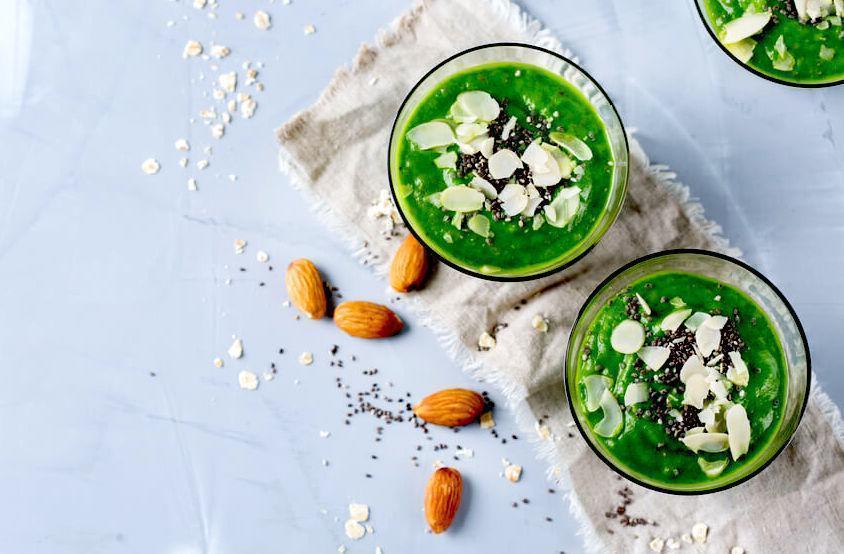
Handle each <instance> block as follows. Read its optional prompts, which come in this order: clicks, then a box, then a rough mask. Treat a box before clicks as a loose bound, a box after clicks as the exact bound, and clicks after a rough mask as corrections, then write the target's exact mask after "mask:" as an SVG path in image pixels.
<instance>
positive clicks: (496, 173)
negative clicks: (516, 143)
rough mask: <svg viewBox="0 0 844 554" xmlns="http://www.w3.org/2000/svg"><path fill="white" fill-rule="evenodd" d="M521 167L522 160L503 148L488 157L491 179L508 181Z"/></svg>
mask: <svg viewBox="0 0 844 554" xmlns="http://www.w3.org/2000/svg"><path fill="white" fill-rule="evenodd" d="M521 167H522V160H520V159H519V157H518V156H517V155H516V153H515V152H513V151H512V150H508V149H506V148H503V149H501V150H499V151H498V152H496V153H495V154H493V155H492V156H490V158H489V174H490V175H491V176H492V178H493V179H508V178H509V177H510V176H511V175H513V173H514V172H515V171H516V170H517V169H520V168H521Z"/></svg>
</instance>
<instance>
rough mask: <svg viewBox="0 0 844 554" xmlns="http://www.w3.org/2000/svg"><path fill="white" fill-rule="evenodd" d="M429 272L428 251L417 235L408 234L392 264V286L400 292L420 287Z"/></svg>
mask: <svg viewBox="0 0 844 554" xmlns="http://www.w3.org/2000/svg"><path fill="white" fill-rule="evenodd" d="M427 273H428V252H427V251H426V250H425V247H424V246H422V245H421V244H419V241H418V240H416V237H414V236H413V235H407V238H405V239H404V242H402V243H401V246H399V249H398V250H396V254H395V255H394V256H393V262H392V263H391V264H390V286H391V287H393V289H395V290H397V291H398V292H407V291H409V290H413V289H418V288H419V287H420V286H421V285H422V281H424V280H425V275H427Z"/></svg>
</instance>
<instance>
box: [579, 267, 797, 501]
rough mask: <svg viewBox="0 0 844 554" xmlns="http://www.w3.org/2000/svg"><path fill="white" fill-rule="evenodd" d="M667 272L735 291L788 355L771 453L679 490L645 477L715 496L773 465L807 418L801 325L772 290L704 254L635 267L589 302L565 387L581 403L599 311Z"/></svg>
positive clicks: (649, 482) (658, 485) (615, 466)
mask: <svg viewBox="0 0 844 554" xmlns="http://www.w3.org/2000/svg"><path fill="white" fill-rule="evenodd" d="M663 271H680V272H686V273H695V274H699V275H703V276H706V277H710V278H712V279H716V280H718V281H721V282H723V283H725V284H728V285H731V286H733V287H735V288H737V289H738V290H740V291H742V292H744V293H745V294H747V295H748V296H749V297H750V298H751V299H753V301H754V302H756V303H757V304H758V305H759V306H760V308H762V311H763V312H765V313H766V314H767V315H768V317H769V318H770V320H771V323H772V324H773V326H774V328H775V329H776V332H777V335H778V337H779V339H780V342H781V343H782V347H783V351H784V353H785V358H786V364H787V367H788V386H787V390H786V402H785V410H784V412H783V420H782V424H781V425H780V428H779V430H778V431H777V433H776V435H775V436H774V437H773V439H772V441H771V443H770V445H769V446H768V448H767V449H766V450H765V451H764V452H763V453H762V454H761V455H760V456H759V457H757V458H756V460H754V461H753V463H751V464H748V465H746V466H744V467H743V468H742V469H741V470H740V471H739V472H738V473H732V474H729V475H727V476H725V477H724V478H721V479H713V480H712V481H709V482H706V483H698V484H694V485H681V486H677V487H673V486H671V485H670V484H669V483H665V482H662V481H657V480H648V479H646V478H642V477H641V476H640V479H641V480H643V481H645V484H647V485H648V486H651V487H652V488H656V489H659V490H663V491H665V492H690V493H706V492H715V491H717V490H722V489H724V488H727V487H729V486H730V485H732V484H734V483H736V482H738V481H741V480H744V479H746V478H748V477H749V476H752V475H753V474H754V473H755V472H757V471H759V470H760V468H762V467H764V466H765V465H766V464H767V463H768V462H769V461H771V459H772V458H773V457H774V456H775V455H776V454H777V453H778V452H780V451H781V449H782V448H783V447H784V446H785V445H786V444H788V442H789V441H790V440H791V437H792V436H793V434H794V432H795V431H796V430H797V426H798V424H799V423H800V418H801V416H802V415H803V407H804V405H805V403H806V400H807V396H808V379H809V367H808V356H807V351H806V345H805V342H804V337H803V334H802V333H801V331H800V328H799V325H798V323H797V321H796V320H795V318H794V317H793V316H792V313H791V311H790V310H789V307H788V305H787V304H786V302H785V301H784V300H783V299H782V298H781V297H780V296H779V295H778V294H777V292H776V291H775V290H774V289H773V288H771V287H770V286H769V285H768V284H767V283H766V282H765V281H764V280H763V279H761V278H759V277H758V276H757V275H755V274H754V273H753V272H751V271H749V270H747V269H745V268H744V267H742V266H740V265H737V264H734V263H733V262H731V261H729V260H727V259H724V258H720V257H717V256H714V255H707V254H704V253H688V252H686V253H674V254H667V255H665V256H657V257H654V258H651V259H648V260H645V261H643V262H641V263H639V264H636V265H634V266H632V267H630V268H628V269H627V270H626V271H624V272H623V273H621V274H619V275H617V276H616V277H615V278H613V280H612V281H611V282H609V283H608V284H607V285H606V286H605V287H604V288H603V289H602V290H600V291H599V292H598V293H597V294H595V296H594V297H593V298H592V299H591V300H590V302H589V305H588V306H587V307H586V308H585V309H584V310H583V314H582V315H581V317H580V318H579V319H578V321H577V322H576V323H575V327H574V329H572V335H571V338H570V341H569V350H568V352H567V354H566V377H567V379H566V383H567V386H568V387H569V394H570V395H571V397H572V398H577V395H578V390H577V383H576V382H575V379H574V377H575V375H576V372H577V359H578V356H577V354H578V353H579V352H580V347H581V344H582V343H583V339H584V337H585V335H586V331H587V330H588V329H589V327H590V326H591V325H592V322H593V321H594V320H595V317H596V316H597V314H598V312H599V311H600V309H601V308H602V307H603V306H604V305H605V304H606V303H607V302H608V301H609V300H610V299H611V298H613V297H614V296H615V295H616V294H618V293H619V292H621V291H622V290H624V289H625V288H626V287H628V286H629V285H630V284H632V283H634V282H636V281H638V280H639V279H642V278H644V277H647V276H648V275H652V274H654V273H658V272H663ZM572 408H573V407H572ZM572 412H575V417H577V418H578V420H579V422H580V426H581V428H582V429H583V430H584V434H585V435H587V436H588V439H587V440H589V442H590V443H591V444H592V445H593V447H595V448H597V449H598V451H600V452H601V454H602V456H603V457H604V458H605V459H606V460H607V461H608V462H609V463H610V464H611V465H612V467H613V469H615V470H616V471H619V472H621V473H624V474H625V475H627V476H630V473H629V472H628V471H627V470H626V469H625V468H623V467H619V464H618V463H617V461H616V460H615V457H614V456H613V455H612V454H611V453H609V452H608V451H607V449H606V448H605V447H603V445H601V443H600V442H599V441H597V440H594V439H593V437H592V435H591V430H590V429H589V427H588V425H587V424H586V421H585V418H584V417H582V416H581V414H579V413H576V411H575V410H574V409H572Z"/></svg>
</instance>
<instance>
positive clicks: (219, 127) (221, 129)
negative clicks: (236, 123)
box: [211, 123, 226, 139]
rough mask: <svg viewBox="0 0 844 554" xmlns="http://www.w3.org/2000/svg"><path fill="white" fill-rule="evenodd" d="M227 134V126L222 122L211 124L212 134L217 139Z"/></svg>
mask: <svg viewBox="0 0 844 554" xmlns="http://www.w3.org/2000/svg"><path fill="white" fill-rule="evenodd" d="M225 134H226V127H225V126H224V125H223V124H222V123H215V124H214V125H212V126H211V136H212V137H214V138H215V139H221V138H223V135H225Z"/></svg>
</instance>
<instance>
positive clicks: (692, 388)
mask: <svg viewBox="0 0 844 554" xmlns="http://www.w3.org/2000/svg"><path fill="white" fill-rule="evenodd" d="M708 395H709V383H707V382H706V378H705V377H704V376H703V375H700V374H699V373H696V374H694V375H692V376H690V377H689V380H688V382H687V383H686V390H685V392H684V393H683V404H686V405H688V406H694V407H695V408H697V409H698V410H701V409H703V401H704V400H705V399H706V397H707V396H708Z"/></svg>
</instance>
